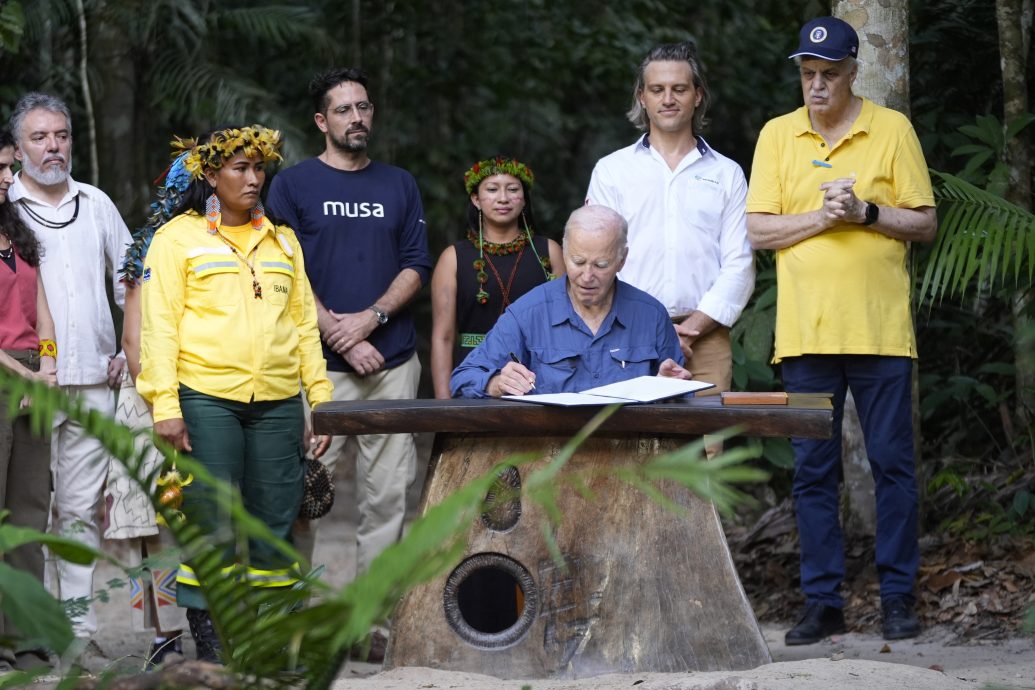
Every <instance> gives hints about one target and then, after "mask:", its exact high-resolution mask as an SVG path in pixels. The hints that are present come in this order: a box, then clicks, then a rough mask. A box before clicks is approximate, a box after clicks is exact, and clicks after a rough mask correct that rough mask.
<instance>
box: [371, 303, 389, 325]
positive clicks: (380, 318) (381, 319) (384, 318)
mask: <svg viewBox="0 0 1035 690" xmlns="http://www.w3.org/2000/svg"><path fill="white" fill-rule="evenodd" d="M368 308H369V309H370V311H372V312H374V315H375V316H377V323H378V325H380V326H384V325H385V324H386V323H388V312H386V311H381V310H380V309H379V308H378V307H377V305H376V304H372V305H370V307H368Z"/></svg>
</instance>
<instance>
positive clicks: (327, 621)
mask: <svg viewBox="0 0 1035 690" xmlns="http://www.w3.org/2000/svg"><path fill="white" fill-rule="evenodd" d="M0 390H6V391H7V393H8V394H9V396H10V398H11V399H20V398H21V396H22V395H24V394H29V395H31V396H32V397H33V401H34V402H33V406H32V407H31V408H30V410H29V414H31V415H32V417H33V419H34V420H35V421H37V423H39V424H40V425H41V426H40V428H46V426H47V423H48V421H49V417H50V415H51V414H53V412H54V411H57V410H61V411H64V412H65V413H66V414H68V416H69V417H70V418H72V419H75V420H77V421H79V422H80V423H81V424H83V426H84V427H85V428H86V430H87V432H88V433H90V434H92V435H94V436H96V437H97V438H98V439H99V440H101V442H102V443H103V444H104V446H105V448H106V449H107V450H108V451H109V452H111V453H113V454H114V455H115V457H116V458H117V459H118V460H119V461H120V462H122V463H123V464H125V465H126V467H127V470H128V471H129V472H130V474H131V476H133V477H134V478H135V479H136V480H137V481H138V482H140V483H141V486H144V487H148V489H149V488H150V487H151V485H152V479H153V477H151V476H141V474H142V473H141V467H142V466H143V462H142V459H143V458H144V457H145V455H146V453H147V447H146V444H151V443H154V442H155V439H154V438H153V436H152V435H151V434H150V433H149V432H147V431H136V432H134V431H132V430H130V429H128V428H126V427H124V426H122V425H120V424H118V423H116V422H115V421H114V420H112V419H110V418H107V417H104V416H103V415H100V414H97V413H96V412H91V411H90V410H87V409H85V408H84V407H83V406H82V405H81V404H79V403H77V401H74V400H70V399H69V398H68V397H67V396H66V395H65V394H64V393H63V392H62V391H60V390H58V389H53V388H48V387H46V386H44V385H43V384H41V383H38V382H28V381H25V380H24V379H20V378H19V377H17V376H14V375H13V374H8V373H6V372H4V371H0ZM615 409H617V406H611V407H609V408H605V410H603V411H602V412H601V413H600V414H598V415H597V416H596V417H594V419H593V420H592V421H591V422H590V423H589V424H588V425H587V426H586V427H585V428H584V429H583V430H582V431H580V433H579V434H577V435H576V436H575V437H574V438H572V439H571V440H570V441H569V442H568V443H567V444H565V446H564V447H563V448H562V449H561V450H560V451H559V452H558V453H557V455H556V456H555V457H554V458H553V459H552V460H551V461H550V462H549V463H547V465H546V466H545V467H544V468H542V469H540V470H538V471H535V472H533V473H531V474H530V476H529V477H528V480H527V482H526V484H525V487H526V488H525V491H524V492H523V495H524V496H525V497H526V498H527V499H528V500H530V501H534V502H537V503H538V504H539V505H541V506H542V507H543V509H544V513H545V514H546V515H547V516H548V519H547V521H546V523H545V524H544V525H543V531H544V533H545V534H547V535H548V538H552V534H553V531H554V527H555V526H556V525H557V524H558V523H559V521H560V520H561V519H562V517H563V516H562V514H561V511H560V509H559V501H558V496H559V492H560V491H564V490H570V489H571V488H572V487H574V488H575V489H579V488H580V487H582V488H585V487H586V486H587V479H591V478H592V473H594V472H598V471H600V469H599V468H597V469H578V470H571V469H570V468H569V467H568V464H569V461H570V459H571V458H572V456H573V455H574V453H575V451H576V450H577V449H578V447H579V445H580V444H581V443H582V442H583V441H584V440H585V439H586V438H588V437H589V436H590V435H591V434H592V433H593V432H594V431H595V430H596V429H597V428H598V427H599V426H600V424H601V423H602V422H603V421H604V420H605V419H606V418H607V416H608V415H610V414H612V413H613V411H614V410H615ZM730 433H732V432H728V433H727V434H726V435H727V436H728V435H730ZM141 441H144V443H141ZM157 446H158V448H159V450H160V451H161V452H162V453H163V455H165V457H166V460H167V462H172V461H175V463H176V465H177V468H178V469H179V470H180V471H181V472H183V473H187V472H190V473H192V474H194V479H195V481H197V482H202V483H204V484H206V485H208V486H211V487H212V489H213V491H214V492H215V494H216V499H217V500H216V503H217V506H218V508H217V509H218V510H220V511H226V512H227V513H228V514H229V515H231V516H232V518H233V520H232V522H233V524H234V528H233V530H229V529H228V530H226V531H225V532H224V533H219V534H215V535H213V534H203V533H201V531H200V530H199V529H198V527H197V526H195V525H192V524H190V523H188V522H185V521H182V520H177V519H176V516H175V515H174V513H173V512H172V511H170V510H169V508H167V507H166V506H164V505H162V504H161V503H160V502H159V501H158V500H157V496H156V495H154V494H153V493H152V494H150V495H151V497H152V501H153V502H154V504H155V508H156V510H157V511H158V512H159V513H160V514H161V515H162V516H163V517H164V518H165V520H166V521H167V522H168V523H169V527H170V530H171V531H172V533H173V536H174V537H175V538H176V540H177V542H178V543H179V544H180V547H181V551H182V558H183V560H184V561H186V562H188V563H190V564H191V565H192V566H193V568H194V570H195V572H196V573H197V575H198V579H199V581H200V582H201V589H202V592H203V593H204V595H205V597H206V600H207V601H208V602H209V603H210V613H211V615H212V619H213V622H214V623H215V626H216V629H217V631H218V633H219V635H220V638H221V639H222V641H223V643H224V647H225V648H226V649H227V650H228V659H227V660H228V662H229V668H230V670H231V671H232V672H234V673H236V674H237V675H238V676H239V678H240V682H241V683H242V684H243V685H246V686H250V687H252V686H258V685H262V686H264V687H278V686H284V687H286V686H291V685H297V684H298V683H299V681H300V680H301V677H304V682H305V687H307V688H313V689H316V690H319V689H321V688H328V687H330V685H331V683H332V682H333V681H334V679H335V677H336V676H337V674H338V671H339V670H340V668H341V667H342V665H343V664H344V663H345V661H346V660H347V658H348V654H349V650H350V649H351V648H352V646H353V645H354V644H355V643H357V642H358V641H360V640H362V639H363V638H364V637H365V636H366V635H367V632H368V631H369V630H370V629H371V627H372V626H373V625H375V624H378V623H381V622H383V621H384V620H386V619H387V617H388V616H389V615H390V613H391V611H392V609H393V608H394V606H395V604H396V603H397V602H398V601H399V599H400V598H401V597H402V596H403V594H405V593H406V592H407V591H408V590H409V589H411V588H413V587H414V586H416V585H418V584H421V583H424V582H427V581H430V580H431V579H433V578H435V577H437V576H439V575H441V574H442V573H444V572H446V571H447V570H448V569H449V568H451V567H455V566H456V564H457V563H459V561H460V560H461V558H462V556H463V553H464V549H465V541H464V540H465V537H466V535H467V533H468V531H469V530H470V528H471V525H472V523H473V522H474V521H475V520H477V519H478V517H479V515H480V514H481V513H482V512H484V511H485V510H486V504H485V500H486V495H487V494H488V493H489V489H490V487H491V486H493V484H494V482H495V481H496V478H497V476H498V474H499V472H500V471H501V470H502V469H503V468H504V467H507V466H516V465H522V464H528V463H531V462H535V461H537V460H538V459H539V457H538V456H537V455H535V454H525V455H522V456H518V457H511V458H507V459H506V460H505V461H503V462H501V463H500V464H499V465H497V466H496V467H495V468H494V469H493V470H491V471H490V472H488V473H486V474H485V475H484V476H482V477H479V478H478V479H476V480H474V481H472V482H470V483H469V484H467V485H466V486H464V487H462V488H461V489H460V490H458V491H457V492H455V493H453V494H452V495H450V496H449V497H448V498H446V499H445V500H444V501H442V502H441V503H439V504H438V505H435V506H433V507H431V508H430V509H428V511H427V512H426V513H425V515H423V516H422V517H420V518H419V519H418V520H416V521H415V522H414V523H413V524H412V526H411V527H410V529H409V531H408V532H407V534H406V536H405V537H404V538H403V539H402V540H401V541H400V542H399V543H397V544H394V545H393V546H391V547H389V548H388V549H386V550H385V551H384V552H383V553H382V554H381V555H380V556H378V557H377V558H376V559H375V560H374V562H373V563H372V564H371V566H370V568H369V569H368V571H367V572H366V573H363V574H362V575H360V576H359V577H358V578H357V579H356V580H354V581H353V582H352V583H350V584H348V585H346V586H345V587H344V588H342V589H341V590H339V591H338V592H331V591H330V590H329V588H327V586H326V585H324V584H323V583H320V582H318V581H316V580H315V573H314V574H311V576H310V577H309V578H307V579H305V580H303V581H302V582H301V583H299V585H298V586H297V587H295V588H292V589H290V590H289V591H276V592H272V593H271V592H269V591H263V590H261V589H260V590H257V589H256V588H253V587H251V586H250V585H249V584H248V583H247V582H246V581H244V579H243V578H241V577H238V574H237V573H229V574H228V573H225V572H224V571H223V566H224V563H223V559H222V557H221V555H220V554H221V552H222V551H223V549H224V547H226V546H228V545H229V544H234V545H236V546H237V547H238V548H237V551H238V553H241V552H245V553H246V549H244V548H243V547H245V545H246V544H247V541H248V540H249V539H251V540H263V541H266V542H268V543H271V544H274V545H275V546H276V547H277V548H279V549H281V550H282V551H284V552H285V553H287V554H289V555H291V556H293V557H295V558H297V557H298V554H297V552H295V551H294V549H293V548H292V547H291V546H290V545H289V544H287V543H285V542H283V541H280V540H278V539H276V538H275V537H274V536H273V535H272V534H271V533H270V532H269V530H268V529H267V528H266V526H265V525H264V524H263V523H262V522H261V521H259V520H257V519H256V518H254V517H253V516H251V515H249V514H248V512H247V511H246V510H245V509H244V507H243V505H242V504H241V498H240V495H239V493H238V492H237V491H236V490H235V489H234V488H233V487H230V486H228V485H226V484H223V483H221V482H218V481H216V480H215V479H213V478H212V477H211V475H210V474H209V473H208V472H207V471H206V470H205V468H204V467H203V466H202V465H200V464H199V463H197V462H196V461H194V460H192V459H191V458H188V457H183V456H179V455H178V454H177V453H175V452H174V451H172V450H171V449H170V448H169V447H168V446H167V445H165V444H164V443H161V442H158V443H157ZM748 455H757V452H755V451H746V450H741V451H734V452H733V453H732V454H731V455H728V456H722V457H719V458H715V459H713V460H710V461H705V460H703V446H702V444H701V443H695V444H691V445H689V446H687V447H685V448H682V449H678V450H676V451H674V452H672V453H667V454H663V455H659V456H657V457H656V458H654V459H652V460H651V461H649V462H646V463H643V464H642V465H636V466H630V467H623V468H611V469H612V470H613V471H614V472H615V476H617V477H619V478H620V479H622V480H624V481H627V482H629V483H630V484H632V485H634V486H637V487H639V488H641V489H642V490H644V491H645V492H647V493H648V495H649V496H651V497H652V498H654V499H655V500H659V501H661V502H662V503H663V504H664V503H665V499H664V494H662V493H661V492H660V491H658V490H657V487H656V486H655V484H656V482H658V481H670V482H675V483H678V484H680V485H682V486H685V487H687V488H688V489H690V490H691V491H693V492H694V493H696V494H698V495H699V496H701V497H703V498H705V499H707V500H713V501H715V502H716V505H718V506H719V508H720V509H728V507H729V506H731V505H733V503H734V502H736V501H738V500H740V499H741V498H742V495H741V494H740V493H739V492H737V491H736V490H735V489H733V488H732V487H731V486H730V485H729V482H731V481H758V480H760V479H762V478H764V477H765V474H764V473H762V472H760V471H758V470H753V469H750V468H746V467H744V466H742V465H741V464H739V463H740V461H741V459H742V458H743V457H746V456H748ZM506 498H507V497H505V496H504V497H497V500H500V499H503V500H506ZM554 552H555V556H556V555H557V552H556V548H555V549H554ZM316 590H318V591H320V592H321V593H322V596H323V600H322V601H320V602H318V603H315V604H314V605H312V606H310V607H308V608H301V606H302V604H303V603H304V601H305V600H306V599H307V598H308V597H309V596H310V595H311V594H312V593H313V592H314V591H316ZM292 669H294V672H290V673H285V671H291V670H292ZM260 679H262V680H261V681H260Z"/></svg>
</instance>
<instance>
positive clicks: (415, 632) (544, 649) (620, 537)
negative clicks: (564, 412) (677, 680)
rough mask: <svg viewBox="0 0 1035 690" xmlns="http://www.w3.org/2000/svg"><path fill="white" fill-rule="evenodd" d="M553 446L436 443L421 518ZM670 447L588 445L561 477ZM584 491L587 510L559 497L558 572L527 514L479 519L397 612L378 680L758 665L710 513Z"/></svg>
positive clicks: (534, 518)
mask: <svg viewBox="0 0 1035 690" xmlns="http://www.w3.org/2000/svg"><path fill="white" fill-rule="evenodd" d="M567 438H568V437H566V436H565V437H560V436H558V437H544V438H528V437H513V436H510V437H506V436H495V437H493V436H487V435H470V434H462V433H449V434H439V435H438V437H437V438H436V444H435V450H434V452H433V453H432V464H431V467H430V468H429V476H428V480H427V483H426V484H425V489H424V495H423V498H422V500H421V512H422V513H423V512H424V511H426V510H427V508H428V507H429V506H431V505H434V504H436V503H438V502H439V501H441V500H442V499H443V498H444V497H445V496H446V495H448V494H449V493H451V492H453V491H455V490H456V489H457V488H459V487H460V486H463V485H464V484H466V483H467V482H469V481H470V480H471V479H474V478H475V477H477V476H480V475H482V474H484V473H486V472H488V471H489V470H490V469H491V468H492V467H493V466H494V465H495V464H496V463H497V462H500V461H503V460H504V459H506V458H507V457H509V456H512V455H514V454H516V453H523V452H532V453H538V454H541V455H542V459H540V460H538V461H536V462H535V463H532V464H525V465H522V466H521V467H520V468H515V469H513V470H508V471H507V472H505V473H504V475H502V476H501V478H500V484H501V485H502V486H511V487H515V486H518V485H519V484H520V481H521V479H522V478H523V477H525V476H527V475H528V474H529V473H530V472H532V471H534V470H536V469H538V468H540V467H542V466H543V465H544V464H545V463H547V462H549V460H550V459H552V458H553V457H554V455H555V454H556V453H557V451H558V450H559V449H560V448H561V447H563V445H564V443H565V442H566V440H567ZM682 442H685V441H678V440H676V439H672V438H659V437H658V436H656V435H639V434H624V435H621V436H619V437H612V438H591V439H589V440H588V441H587V442H586V443H584V444H583V445H582V447H581V448H580V449H579V450H578V451H577V453H576V454H575V456H574V457H573V458H572V460H571V465H570V467H572V468H578V467H580V466H594V467H598V468H599V467H607V466H614V465H616V464H620V463H627V462H643V461H645V460H647V459H649V458H651V457H653V456H655V455H657V454H660V453H663V452H667V451H669V450H672V449H674V448H676V447H678V445H679V444H680V443H682ZM590 488H591V490H592V492H593V494H594V497H593V498H592V499H586V498H583V497H582V496H581V495H579V494H578V493H577V492H575V491H574V490H565V491H564V492H562V497H561V503H560V508H561V510H562V513H563V521H562V523H561V524H560V525H558V526H557V532H556V536H557V544H558V546H559V548H560V551H561V554H562V556H563V558H564V564H563V565H559V564H558V563H556V562H555V560H554V559H553V558H552V557H551V555H550V552H549V550H548V548H547V545H546V542H545V538H544V536H543V533H542V531H541V525H542V524H543V523H544V522H545V521H546V516H545V515H544V513H543V511H542V510H541V509H540V508H539V507H538V506H536V505H533V504H531V503H530V502H528V501H526V500H522V499H514V500H509V501H508V500H504V501H502V502H501V503H500V504H498V505H497V506H496V507H495V509H494V510H492V511H491V512H490V513H486V514H484V515H482V519H480V520H478V521H477V522H476V524H474V525H472V527H471V531H470V533H469V535H468V549H467V552H466V554H465V555H464V557H463V559H462V561H461V562H460V563H459V564H457V566H456V568H455V569H454V570H452V571H451V572H449V573H446V574H445V575H444V576H442V577H440V578H438V579H436V580H434V581H432V582H430V583H428V584H426V585H423V586H421V587H418V588H416V589H414V590H413V591H411V592H410V593H409V594H408V595H407V596H406V597H404V598H403V600H402V601H401V603H400V605H399V607H398V608H397V610H396V613H395V617H394V622H393V627H392V635H391V638H390V641H389V646H388V655H387V658H386V663H385V666H386V668H391V667H394V666H429V667H432V668H440V669H446V670H458V671H471V672H478V673H486V674H489V675H493V676H496V677H498V678H546V677H552V676H562V677H572V678H577V677H586V676H593V675H600V674H605V673H615V672H621V673H629V672H637V671H644V672H646V671H658V672H680V671H710V670H736V669H749V668H754V667H756V666H759V665H761V664H765V663H768V662H770V661H771V659H770V656H769V650H768V648H767V647H766V645H765V641H764V640H763V638H762V634H761V632H760V631H759V628H758V624H757V622H756V620H755V617H754V613H753V612H752V610H751V606H750V604H749V603H748V600H747V597H746V596H745V594H744V590H743V588H742V587H741V585H740V581H739V579H738V578H737V573H736V571H735V569H734V567H733V561H732V559H731V558H730V553H729V549H728V548H727V546H726V540H725V537H724V535H723V532H722V528H721V525H720V524H719V519H718V516H717V515H716V512H715V509H714V507H713V506H712V504H711V503H710V502H706V501H702V500H700V499H698V498H696V497H695V496H693V495H692V494H691V493H690V492H689V491H687V490H685V489H683V488H682V487H679V486H677V485H667V486H662V487H661V488H662V490H663V491H664V493H665V495H666V496H668V497H669V498H670V499H671V500H672V501H673V502H674V503H676V504H677V505H679V506H682V507H683V508H684V512H683V513H682V514H677V513H675V512H673V511H671V510H668V509H666V508H664V507H661V506H659V505H658V504H656V503H655V502H653V501H652V500H651V499H649V498H647V497H646V496H645V495H644V494H643V493H641V492H640V491H639V490H638V489H636V488H634V487H632V486H630V485H628V484H625V483H624V482H621V481H618V480H616V479H613V478H611V477H609V476H606V475H604V476H599V477H597V478H595V479H593V480H592V481H591V482H590ZM507 495H508V496H509V495H511V494H507Z"/></svg>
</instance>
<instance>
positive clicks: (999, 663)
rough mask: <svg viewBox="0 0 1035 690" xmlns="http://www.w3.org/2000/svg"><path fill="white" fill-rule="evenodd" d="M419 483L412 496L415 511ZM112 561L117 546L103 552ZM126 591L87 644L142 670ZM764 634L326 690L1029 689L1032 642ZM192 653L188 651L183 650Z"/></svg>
mask: <svg viewBox="0 0 1035 690" xmlns="http://www.w3.org/2000/svg"><path fill="white" fill-rule="evenodd" d="M420 447H421V448H422V449H423V450H424V452H423V453H422V454H421V457H427V451H428V439H426V438H425V439H422V443H421V444H420ZM352 480H353V476H352V472H350V471H344V472H340V473H339V478H338V487H337V491H338V494H337V500H336V502H335V506H334V509H333V510H332V512H331V514H330V515H329V516H328V517H327V518H325V519H324V520H323V521H322V524H321V527H320V532H319V538H318V542H317V548H316V557H315V559H314V560H315V561H316V562H317V563H323V564H326V565H327V570H326V577H327V579H328V581H329V582H330V583H331V584H334V585H340V584H343V583H344V582H345V581H346V580H347V579H348V578H349V577H351V572H352V569H353V567H354V566H353V563H354V557H355V549H354V544H353V542H354V534H355V524H356V513H355V502H354V500H353V499H352V497H353V496H354V487H353V484H352V483H351V482H352ZM421 482H422V477H418V480H417V484H416V485H415V486H414V487H413V489H412V491H411V496H412V499H413V500H412V505H414V506H415V505H416V501H417V498H418V496H419V486H420V484H421ZM107 546H108V548H111V549H112V550H113V551H116V552H117V544H108V545H107ZM119 577H120V573H119V572H118V571H117V570H116V569H114V568H113V567H111V566H108V565H104V566H102V567H101V568H100V569H99V572H98V576H97V580H96V581H97V583H98V585H99V586H103V583H105V582H107V581H109V580H111V579H113V578H119ZM127 611H128V595H127V593H126V590H125V589H116V590H112V591H111V593H110V598H109V601H108V602H106V603H101V604H100V605H99V610H98V613H99V620H100V632H99V633H98V635H97V637H96V641H97V642H98V644H99V645H100V647H101V649H102V650H103V651H104V652H105V654H106V655H107V656H108V657H109V658H112V659H115V660H118V661H116V662H115V663H118V664H119V665H120V666H124V667H137V668H139V667H141V666H142V665H143V657H144V655H145V653H146V650H147V647H148V643H149V636H148V635H147V634H144V633H134V632H133V631H131V630H129V629H128V626H127V620H128V616H126V615H125V614H126V612H127ZM763 632H764V634H765V638H766V641H767V643H768V644H769V648H770V651H771V653H772V656H773V660H774V663H773V664H770V665H767V666H763V667H759V668H757V669H754V670H751V671H736V672H721V673H692V674H691V673H686V674H632V675H610V676H599V677H595V678H586V679H579V680H560V679H556V680H530V681H523V682H522V681H501V680H499V679H496V678H491V677H488V676H481V675H477V674H470V673H452V672H445V671H436V670H432V669H427V668H405V669H393V670H391V671H386V672H379V671H380V667H379V666H375V665H372V664H366V663H352V662H350V663H349V664H348V665H346V666H345V667H344V668H343V669H342V672H341V675H340V676H339V680H338V681H337V682H336V683H335V686H334V687H335V688H337V689H338V690H395V689H400V690H401V689H404V688H405V689H409V688H441V689H446V688H452V689H455V690H482V689H485V688H506V689H510V688H513V689H514V690H520V689H521V688H522V687H524V686H531V687H532V688H534V689H535V690H561V689H562V688H579V689H582V688H602V689H604V690H612V689H613V690H617V689H618V688H629V687H632V686H634V685H635V686H636V688H637V689H638V690H640V689H643V690H648V689H649V690H662V689H665V690H690V689H691V688H694V689H697V688H700V689H706V688H707V689H714V690H734V689H740V688H744V689H748V688H750V689H755V690H763V689H766V690H768V689H772V690H784V689H788V690H789V689H792V688H794V689H802V690H811V689H816V690H819V689H821V688H822V689H824V690H825V689H828V688H835V689H839V688H846V689H848V688H852V689H854V688H867V689H872V690H892V689H898V688H910V689H914V688H915V689H917V690H926V689H930V690H956V689H957V688H960V689H962V688H982V687H985V686H987V685H994V686H997V687H1001V688H1011V689H1012V688H1032V689H1035V638H1033V637H1027V638H1021V639H1013V640H1007V641H1004V642H996V643H975V644H967V645H951V644H950V643H949V642H950V640H952V638H953V635H952V634H951V631H950V630H947V629H938V628H935V629H930V630H926V631H924V633H923V634H922V635H921V636H920V637H919V638H917V639H916V640H906V641H899V642H894V643H889V644H887V649H888V651H882V649H884V648H885V642H884V640H882V639H881V638H880V637H879V636H874V635H861V634H855V633H851V634H847V635H842V636H837V637H835V638H832V639H831V640H828V641H824V642H822V643H820V644H816V645H810V646H805V647H786V646H784V645H783V633H784V628H781V627H777V626H770V625H765V626H763ZM185 647H188V648H189V647H191V645H189V644H188V645H185Z"/></svg>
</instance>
